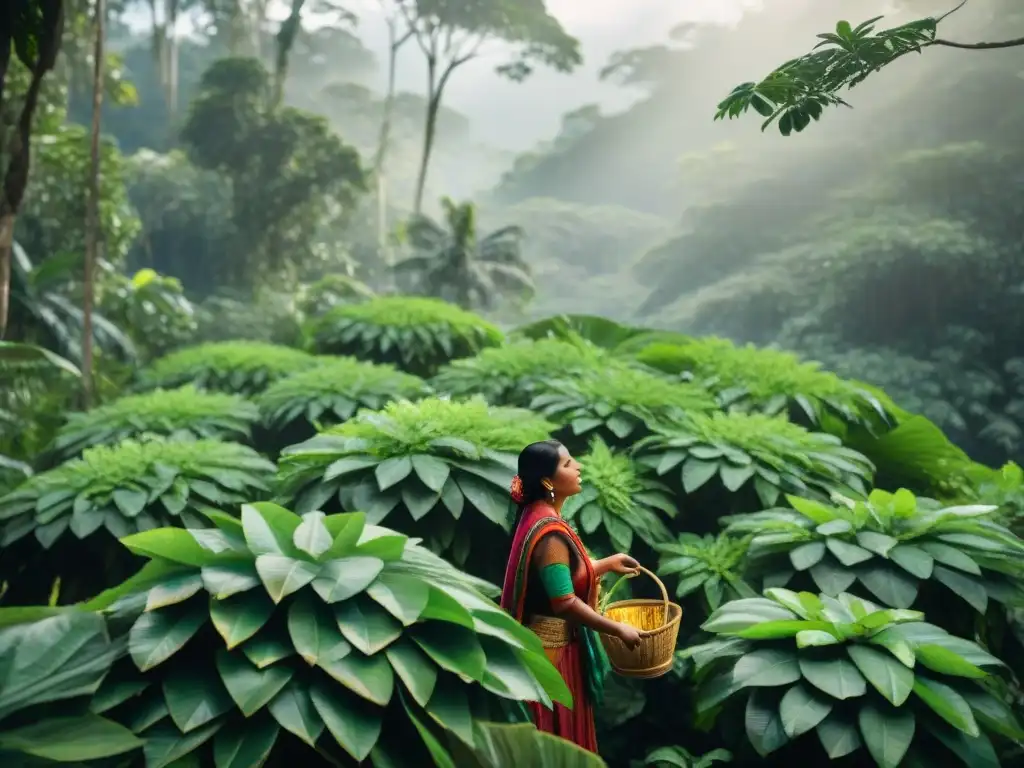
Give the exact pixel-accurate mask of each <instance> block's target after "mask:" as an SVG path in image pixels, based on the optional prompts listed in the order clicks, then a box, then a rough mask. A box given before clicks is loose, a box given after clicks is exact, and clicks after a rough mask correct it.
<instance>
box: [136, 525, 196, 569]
mask: <svg viewBox="0 0 1024 768" xmlns="http://www.w3.org/2000/svg"><path fill="white" fill-rule="evenodd" d="M121 543H122V544H124V545H125V546H126V547H128V549H129V550H130V551H131V552H134V553H135V554H136V555H142V556H143V557H158V558H162V559H164V560H170V561H171V562H175V563H182V564H183V565H192V566H196V567H199V566H203V565H207V564H209V563H211V562H213V560H214V559H215V558H216V555H214V554H213V553H212V552H210V551H209V550H208V549H205V548H203V547H202V546H200V545H199V543H198V542H197V541H196V540H195V539H194V538H192V535H191V534H190V533H189V532H188V531H186V530H184V529H182V528H154V529H153V530H150V531H143V532H142V533H133V534H132V535H131V536H125V537H124V538H123V539H121Z"/></svg>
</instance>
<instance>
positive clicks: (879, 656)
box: [846, 645, 914, 707]
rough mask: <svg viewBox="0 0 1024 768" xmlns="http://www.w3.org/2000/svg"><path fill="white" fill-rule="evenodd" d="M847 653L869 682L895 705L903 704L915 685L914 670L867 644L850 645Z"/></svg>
mask: <svg viewBox="0 0 1024 768" xmlns="http://www.w3.org/2000/svg"><path fill="white" fill-rule="evenodd" d="M846 652H847V654H849V656H850V658H851V659H853V663H854V664H856V665H857V669H859V670H860V672H861V674H862V675H864V677H865V678H866V679H867V681H868V682H869V683H871V685H872V686H873V687H874V689H875V690H876V691H878V692H879V693H880V694H882V696H884V697H885V698H886V700H887V701H889V703H891V704H893V705H894V706H897V707H899V706H902V705H903V702H905V701H906V700H907V697H908V696H910V691H911V690H912V689H913V687H914V671H913V670H912V669H909V668H908V667H906V666H905V665H903V664H901V663H900V662H899V661H897V660H896V659H895V658H893V657H892V656H891V655H889V654H888V653H884V652H882V651H879V650H876V649H875V648H871V647H869V646H866V645H849V646H847V648H846Z"/></svg>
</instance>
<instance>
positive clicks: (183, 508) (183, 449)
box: [0, 438, 274, 600]
mask: <svg viewBox="0 0 1024 768" xmlns="http://www.w3.org/2000/svg"><path fill="white" fill-rule="evenodd" d="M273 473H274V465H273V464H272V463H271V462H269V461H267V460H266V459H264V458H263V457H261V456H260V455H259V454H257V453H256V452H255V451H253V450H252V449H250V448H247V447H245V446H243V445H238V444H236V443H223V442H219V441H216V440H195V441H187V440H173V441H168V440H164V439H156V438H154V439H149V440H145V441H141V442H136V441H132V440H126V441H124V442H122V443H120V444H119V445H116V446H97V447H96V448H89V449H87V450H86V451H85V452H84V453H83V455H82V457H81V458H80V459H73V460H71V461H68V462H66V463H64V464H61V465H60V466H58V467H56V468H55V469H51V470H48V471H46V472H41V473H39V474H37V475H34V476H32V477H31V478H29V479H28V480H26V481H25V482H24V483H22V484H21V485H20V486H19V487H18V488H16V489H15V490H14V491H13V492H11V493H9V494H8V495H6V496H4V497H3V498H0V510H2V511H0V548H2V549H0V551H2V552H3V557H2V558H0V563H2V568H0V573H2V574H3V575H4V576H5V577H8V578H10V579H11V580H12V581H14V580H15V577H17V576H18V574H19V573H20V574H21V577H20V578H19V579H17V582H18V584H17V585H18V587H19V589H21V590H29V592H28V594H32V595H37V594H38V593H39V592H40V591H42V592H43V593H44V594H45V593H46V592H47V591H48V590H49V587H50V582H49V581H47V580H46V575H47V572H48V571H52V573H53V575H57V576H61V575H63V576H66V577H67V579H66V580H65V581H66V582H67V583H65V584H63V585H62V591H63V592H64V593H65V594H70V595H72V596H73V597H76V598H81V597H87V596H91V595H92V594H95V591H90V590H95V589H97V588H99V589H102V588H105V587H108V586H110V582H109V579H110V578H111V577H115V578H117V579H121V578H124V577H125V576H126V575H127V574H125V573H123V572H122V571H123V569H124V568H127V567H128V565H127V564H126V563H125V562H124V561H123V558H122V559H120V560H119V559H118V558H117V557H116V555H119V554H121V550H120V548H119V547H118V548H116V549H115V550H114V554H115V557H113V558H112V557H111V556H110V554H109V553H110V552H111V545H113V544H114V542H112V541H110V539H108V538H107V537H108V536H111V537H115V538H120V537H122V536H126V535H128V534H130V533H134V532H136V531H145V530H148V529H150V528H154V527H156V526H160V525H177V524H182V523H184V524H186V525H197V524H200V523H201V522H202V521H203V518H200V517H198V516H197V513H198V512H199V511H201V510H204V509H207V508H209V507H215V508H216V507H225V506H233V505H237V504H239V503H241V502H243V501H246V500H249V499H253V498H260V497H262V496H264V495H265V494H266V492H267V491H268V490H269V485H268V484H269V482H270V480H271V478H272V476H273ZM100 529H104V530H103V531H102V532H101V534H100V535H99V536H98V537H97V536H94V535H93V534H95V533H97V531H100ZM68 534H70V536H69V535H68ZM29 536H31V537H32V539H29V538H27V537H29ZM33 540H34V541H33ZM115 546H116V545H115ZM15 547H16V548H15ZM40 547H41V550H40V549H39V548H40ZM115 561H116V562H115ZM130 572H131V571H129V573H130ZM65 588H67V589H70V590H71V591H70V592H67V590H66V589H65ZM83 593H84V594H83ZM20 594H25V593H24V592H19V595H20ZM18 599H19V600H20V599H22V598H21V597H19V598H18Z"/></svg>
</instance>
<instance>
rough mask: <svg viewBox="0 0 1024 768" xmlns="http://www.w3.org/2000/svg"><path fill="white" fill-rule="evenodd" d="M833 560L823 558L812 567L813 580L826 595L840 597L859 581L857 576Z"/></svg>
mask: <svg viewBox="0 0 1024 768" xmlns="http://www.w3.org/2000/svg"><path fill="white" fill-rule="evenodd" d="M830 561H831V558H828V557H826V558H822V560H821V562H819V563H817V564H815V565H813V566H812V567H811V571H810V573H811V578H812V579H813V580H814V583H815V584H816V585H817V587H818V589H820V590H821V591H822V593H824V594H826V595H838V594H840V593H842V592H845V591H846V590H847V589H849V587H850V585H851V584H853V582H854V581H856V580H857V574H856V573H854V572H853V571H851V570H849V569H847V568H841V567H839V566H838V565H836V564H835V563H833V562H830Z"/></svg>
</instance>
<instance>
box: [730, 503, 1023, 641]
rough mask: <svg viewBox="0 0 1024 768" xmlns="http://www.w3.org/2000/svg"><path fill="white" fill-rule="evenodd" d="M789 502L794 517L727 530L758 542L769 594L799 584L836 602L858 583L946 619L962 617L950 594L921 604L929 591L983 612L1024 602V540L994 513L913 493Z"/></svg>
mask: <svg viewBox="0 0 1024 768" xmlns="http://www.w3.org/2000/svg"><path fill="white" fill-rule="evenodd" d="M788 501H789V503H790V504H791V505H792V506H793V509H770V510H766V511H764V512H757V513H754V514H750V515H741V516H738V517H733V518H729V519H727V520H726V521H725V522H726V523H727V528H726V532H728V533H739V534H752V535H753V537H754V538H753V540H752V542H751V545H750V552H749V557H750V562H751V567H752V568H754V569H756V572H757V573H758V574H759V575H760V578H762V579H763V582H764V583H765V585H766V586H786V585H787V584H789V583H790V582H792V581H793V580H794V578H797V579H798V583H797V586H798V587H810V586H811V585H812V584H813V585H815V586H816V587H817V590H818V591H820V592H824V593H826V594H829V595H836V594H838V593H840V592H845V591H846V590H848V589H850V587H851V586H852V585H853V583H854V582H855V581H859V582H860V584H861V585H862V586H863V587H864V588H865V589H867V590H868V591H869V592H870V593H871V594H872V595H874V596H875V597H876V598H877V599H878V600H880V601H881V602H882V603H884V604H885V605H889V606H892V607H895V608H909V607H911V606H915V605H917V606H920V607H922V608H928V609H933V610H934V609H937V608H939V607H942V608H944V610H943V611H942V612H941V613H939V612H938V611H935V612H934V614H933V615H935V616H936V617H937V619H938V617H940V616H941V618H942V619H943V621H947V620H951V619H952V618H953V617H954V616H955V612H952V611H949V600H948V595H947V593H946V592H945V591H943V592H942V594H940V595H938V596H933V597H932V601H931V602H929V603H928V604H926V605H923V606H921V605H920V603H919V602H918V593H919V592H920V591H921V590H922V588H924V587H926V586H929V585H932V584H941V585H943V586H945V587H946V588H948V589H949V590H950V591H951V592H953V593H954V594H956V595H958V596H959V597H960V598H962V599H963V600H965V601H966V602H967V603H968V604H969V605H971V607H973V608H974V609H975V610H976V611H978V612H979V613H982V614H984V613H985V612H986V610H987V609H988V604H989V600H990V599H991V600H995V601H998V602H1009V601H1014V600H1015V599H1019V598H1020V597H1024V591H1022V586H1024V583H1022V581H1021V578H1020V574H1021V569H1020V562H1021V558H1022V557H1024V541H1021V540H1020V539H1018V538H1017V537H1016V536H1014V535H1013V534H1012V533H1011V532H1010V531H1009V530H1007V529H1005V528H1003V527H1002V526H999V525H997V524H995V523H994V522H992V521H991V520H990V519H989V517H990V516H991V514H992V513H993V512H994V511H995V507H991V506H980V505H979V506H964V507H942V506H941V505H940V504H938V503H936V502H929V501H928V500H926V499H920V500H919V499H917V498H915V497H914V495H913V494H912V493H910V491H908V490H906V489H901V490H899V491H897V492H896V493H894V494H893V493H888V492H886V491H882V490H874V491H872V492H871V495H870V496H869V497H868V499H867V501H853V500H850V499H843V498H842V497H836V504H835V505H825V504H822V503H819V502H816V501H811V500H809V499H801V498H797V497H795V496H790V497H788ZM931 588H932V589H934V587H931ZM924 597H925V596H924V595H922V598H924ZM944 626H946V625H945V624H944Z"/></svg>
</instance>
